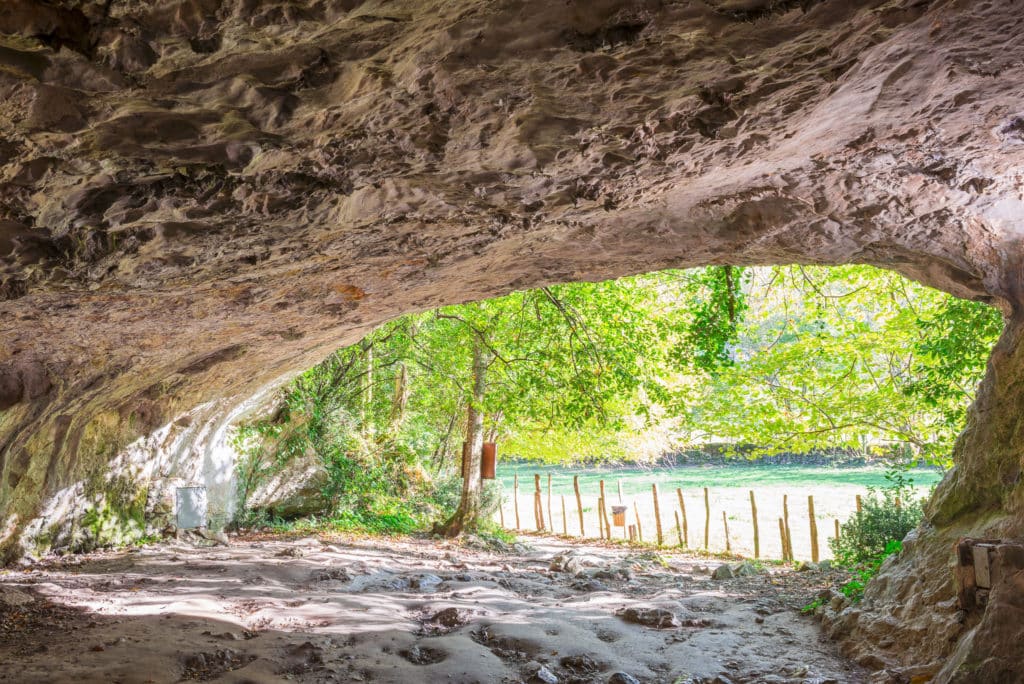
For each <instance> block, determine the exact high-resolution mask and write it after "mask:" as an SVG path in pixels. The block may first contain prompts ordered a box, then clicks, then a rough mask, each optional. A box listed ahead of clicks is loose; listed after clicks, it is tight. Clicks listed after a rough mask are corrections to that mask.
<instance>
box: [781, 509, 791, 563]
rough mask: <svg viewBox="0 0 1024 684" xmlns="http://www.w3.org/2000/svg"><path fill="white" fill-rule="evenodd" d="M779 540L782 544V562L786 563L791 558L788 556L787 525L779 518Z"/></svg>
mask: <svg viewBox="0 0 1024 684" xmlns="http://www.w3.org/2000/svg"><path fill="white" fill-rule="evenodd" d="M779 540H780V541H781V542H782V561H783V562H786V561H787V560H789V556H788V555H787V554H786V525H785V523H783V522H782V518H779Z"/></svg>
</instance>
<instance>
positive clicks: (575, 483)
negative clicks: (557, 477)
mask: <svg viewBox="0 0 1024 684" xmlns="http://www.w3.org/2000/svg"><path fill="white" fill-rule="evenodd" d="M572 488H573V489H574V490H575V491H576V510H577V511H579V514H580V538H583V537H586V536H587V533H586V531H585V530H584V528H583V498H582V497H581V496H580V476H579V475H573V476H572Z"/></svg>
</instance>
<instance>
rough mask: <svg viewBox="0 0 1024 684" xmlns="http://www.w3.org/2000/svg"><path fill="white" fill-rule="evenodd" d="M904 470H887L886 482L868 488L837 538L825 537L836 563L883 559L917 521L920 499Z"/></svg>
mask: <svg viewBox="0 0 1024 684" xmlns="http://www.w3.org/2000/svg"><path fill="white" fill-rule="evenodd" d="M905 473H906V470H905V469H904V468H893V469H891V470H889V471H888V472H887V473H886V475H885V477H886V479H887V480H888V481H889V484H888V485H887V486H885V487H883V488H882V489H873V488H872V489H869V490H868V495H867V496H866V497H865V498H864V499H863V500H862V504H863V506H862V510H860V511H858V512H857V513H856V514H854V516H853V517H852V518H850V519H849V520H847V521H846V522H845V523H844V524H843V526H842V528H841V531H840V534H839V539H830V540H829V546H830V547H831V549H832V553H833V555H834V556H835V559H836V562H837V563H839V564H841V565H845V566H847V567H851V568H854V567H856V566H860V565H863V564H870V563H873V562H874V561H876V560H878V559H879V557H881V558H882V559H884V558H885V557H886V556H888V555H890V553H892V551H890V552H889V553H887V550H889V549H891V548H892V544H893V542H897V543H898V542H902V541H903V538H904V537H906V536H907V533H909V532H910V531H911V530H912V529H914V528H915V527H917V525H918V523H920V522H921V518H922V516H923V515H924V500H923V499H920V498H917V497H916V496H915V494H914V489H913V480H911V479H910V478H908V477H907V476H906V474H905ZM896 550H897V551H898V550H899V549H898V548H897V549H896ZM880 563H881V561H879V564H880Z"/></svg>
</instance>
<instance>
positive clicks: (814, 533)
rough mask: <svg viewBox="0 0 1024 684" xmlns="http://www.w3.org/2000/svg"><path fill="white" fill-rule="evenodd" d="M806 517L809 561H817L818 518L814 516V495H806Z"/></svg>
mask: <svg viewBox="0 0 1024 684" xmlns="http://www.w3.org/2000/svg"><path fill="white" fill-rule="evenodd" d="M807 519H808V520H809V521H810V523H811V562H812V563H817V562H818V519H817V518H815V517H814V496H813V495H809V496H808V497H807Z"/></svg>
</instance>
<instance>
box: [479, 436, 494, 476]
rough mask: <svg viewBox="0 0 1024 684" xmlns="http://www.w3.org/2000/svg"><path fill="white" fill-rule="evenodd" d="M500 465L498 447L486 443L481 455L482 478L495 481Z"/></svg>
mask: <svg viewBox="0 0 1024 684" xmlns="http://www.w3.org/2000/svg"><path fill="white" fill-rule="evenodd" d="M497 465H498V445H497V444H495V443H494V442H484V448H483V451H482V452H481V454H480V478H481V479H483V480H493V479H494V476H495V473H496V471H497Z"/></svg>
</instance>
